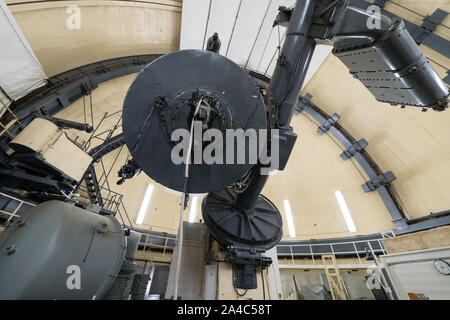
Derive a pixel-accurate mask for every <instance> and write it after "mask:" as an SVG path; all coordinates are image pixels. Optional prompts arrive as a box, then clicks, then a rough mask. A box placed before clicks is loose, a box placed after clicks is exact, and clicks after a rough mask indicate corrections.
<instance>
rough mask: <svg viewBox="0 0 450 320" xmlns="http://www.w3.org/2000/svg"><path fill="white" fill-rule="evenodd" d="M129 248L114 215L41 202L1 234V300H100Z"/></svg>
mask: <svg viewBox="0 0 450 320" xmlns="http://www.w3.org/2000/svg"><path fill="white" fill-rule="evenodd" d="M135 249H136V245H134V246H133V250H135ZM126 250H127V236H125V232H124V230H123V228H122V226H121V225H120V223H119V222H118V221H117V219H116V218H115V217H113V216H107V215H104V216H103V215H99V214H95V213H93V212H89V211H86V210H83V209H80V208H78V207H75V206H73V205H70V204H67V203H64V202H61V201H48V202H44V203H41V204H39V205H37V206H36V207H33V208H31V209H29V210H28V211H27V212H25V213H24V214H23V216H22V217H21V218H20V219H18V220H16V221H14V222H13V223H12V224H11V225H9V226H8V227H7V228H6V229H5V230H4V231H3V232H2V233H0V256H1V257H3V258H2V260H1V263H0V283H1V286H0V299H45V300H47V299H101V298H103V297H104V295H105V293H106V292H107V291H108V290H109V289H110V287H111V285H112V284H113V281H114V279H115V278H116V276H117V274H118V273H119V270H120V269H121V267H122V265H123V263H124V259H125V254H126ZM128 255H129V254H128ZM77 269H78V270H79V272H78V271H77ZM77 273H78V274H77ZM78 275H79V276H80V277H79V279H80V281H79V282H78V283H77V280H76V277H77V276H78ZM78 284H79V288H78Z"/></svg>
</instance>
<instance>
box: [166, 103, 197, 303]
mask: <svg viewBox="0 0 450 320" xmlns="http://www.w3.org/2000/svg"><path fill="white" fill-rule="evenodd" d="M202 102H203V99H200V100H199V102H198V103H197V106H196V107H195V111H194V116H193V117H192V121H191V131H190V136H189V146H188V149H187V153H186V165H185V170H184V185H183V193H182V195H181V203H180V217H179V219H180V224H179V226H178V236H177V244H178V248H177V249H178V250H177V261H176V267H175V280H174V289H173V299H174V300H176V299H177V298H178V280H179V277H180V266H181V251H182V250H181V249H182V246H183V212H184V205H185V202H186V193H187V185H188V181H189V162H190V159H191V151H192V143H193V137H194V122H195V117H196V116H197V113H198V111H199V110H200V105H201V104H202Z"/></svg>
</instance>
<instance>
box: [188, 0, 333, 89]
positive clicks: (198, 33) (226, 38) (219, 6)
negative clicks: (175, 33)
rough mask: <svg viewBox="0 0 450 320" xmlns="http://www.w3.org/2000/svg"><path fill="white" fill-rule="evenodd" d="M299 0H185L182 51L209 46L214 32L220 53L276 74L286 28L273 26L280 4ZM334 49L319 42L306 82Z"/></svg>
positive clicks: (237, 61) (248, 65)
mask: <svg viewBox="0 0 450 320" xmlns="http://www.w3.org/2000/svg"><path fill="white" fill-rule="evenodd" d="M295 2H296V1H295V0H227V1H223V0H184V1H183V14H182V20H181V21H182V22H181V38H180V50H184V49H205V47H206V42H207V40H208V38H209V37H210V36H212V35H213V33H214V32H217V33H218V34H219V38H220V40H221V44H222V45H221V49H220V54H221V55H223V56H226V57H227V58H229V59H231V60H233V61H234V62H235V63H237V64H238V65H240V66H243V67H245V68H248V69H251V70H255V71H258V72H259V73H262V74H265V75H267V76H269V77H270V76H272V73H273V71H274V69H275V65H276V61H277V59H278V51H277V47H278V46H279V45H280V44H281V46H282V44H283V42H284V36H285V33H286V28H284V27H275V28H274V27H272V25H273V22H274V21H275V18H276V16H277V14H278V7H279V6H285V7H292V6H294V5H295ZM330 52H331V46H326V45H318V46H317V49H316V52H315V53H314V55H313V58H312V61H311V65H310V68H309V71H308V73H307V75H306V79H305V84H306V83H307V82H308V81H309V80H310V79H311V78H312V76H313V75H314V73H315V72H316V71H317V69H318V68H319V67H320V65H321V64H322V63H323V61H324V60H325V58H326V57H327V56H328V54H329V53H330Z"/></svg>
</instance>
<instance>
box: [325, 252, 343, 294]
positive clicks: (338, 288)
mask: <svg viewBox="0 0 450 320" xmlns="http://www.w3.org/2000/svg"><path fill="white" fill-rule="evenodd" d="M330 260H331V261H330ZM328 262H331V264H328ZM322 263H323V267H324V269H325V275H326V276H327V281H328V284H329V286H330V292H331V297H332V298H333V300H347V295H346V294H345V289H344V285H343V284H342V280H341V275H340V273H339V267H338V265H337V263H336V258H335V257H334V255H323V256H322ZM329 267H331V270H330V269H329ZM334 277H336V280H337V282H336V280H335V278H334Z"/></svg>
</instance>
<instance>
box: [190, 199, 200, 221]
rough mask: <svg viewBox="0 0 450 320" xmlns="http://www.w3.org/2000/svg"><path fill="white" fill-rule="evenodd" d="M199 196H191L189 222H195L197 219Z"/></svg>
mask: <svg viewBox="0 0 450 320" xmlns="http://www.w3.org/2000/svg"><path fill="white" fill-rule="evenodd" d="M198 197H199V196H193V197H192V201H191V209H190V211H189V222H195V219H196V218H197V202H198Z"/></svg>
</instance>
